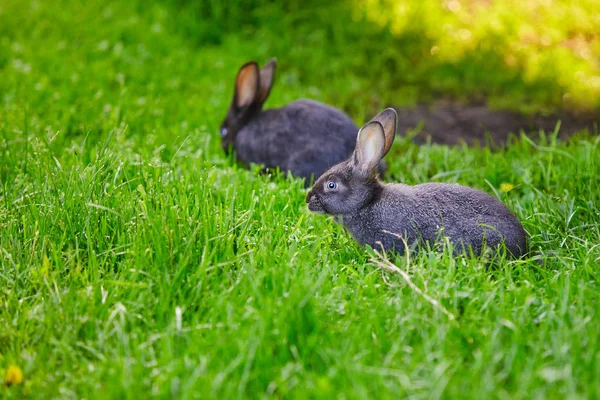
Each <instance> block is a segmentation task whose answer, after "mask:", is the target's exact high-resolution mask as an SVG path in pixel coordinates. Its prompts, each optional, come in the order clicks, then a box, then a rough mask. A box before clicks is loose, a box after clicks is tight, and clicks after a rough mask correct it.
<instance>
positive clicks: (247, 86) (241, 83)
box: [234, 61, 259, 108]
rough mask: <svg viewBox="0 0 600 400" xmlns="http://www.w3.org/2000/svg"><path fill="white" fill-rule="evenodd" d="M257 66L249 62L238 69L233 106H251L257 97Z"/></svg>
mask: <svg viewBox="0 0 600 400" xmlns="http://www.w3.org/2000/svg"><path fill="white" fill-rule="evenodd" d="M258 82H259V75H258V65H257V64H256V63H255V62H254V61H251V62H249V63H246V64H244V65H243V66H242V68H240V71H239V72H238V74H237V78H235V94H234V96H235V105H236V106H237V108H245V107H248V106H249V105H251V104H252V103H253V102H254V100H255V99H256V96H257V95H258Z"/></svg>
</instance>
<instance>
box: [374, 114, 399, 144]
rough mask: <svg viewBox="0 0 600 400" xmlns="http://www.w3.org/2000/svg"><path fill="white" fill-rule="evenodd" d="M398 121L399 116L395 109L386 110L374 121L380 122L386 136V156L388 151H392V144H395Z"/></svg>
mask: <svg viewBox="0 0 600 400" xmlns="http://www.w3.org/2000/svg"><path fill="white" fill-rule="evenodd" d="M397 120H398V114H397V113H396V110H394V109H393V108H386V109H385V110H383V111H382V112H380V113H379V114H377V115H376V116H375V117H373V119H372V121H377V122H379V123H380V124H381V126H382V127H383V132H384V134H385V151H384V152H383V154H384V155H385V154H386V153H387V152H388V151H390V148H391V147H392V143H394V137H396V121H397Z"/></svg>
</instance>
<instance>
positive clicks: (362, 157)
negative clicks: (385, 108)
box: [354, 121, 385, 175]
mask: <svg viewBox="0 0 600 400" xmlns="http://www.w3.org/2000/svg"><path fill="white" fill-rule="evenodd" d="M384 155H385V134H384V130H383V126H382V125H381V124H380V123H379V122H377V121H371V122H369V123H368V124H366V125H365V126H363V127H362V128H361V129H360V131H358V137H357V138H356V149H355V150H354V165H355V166H356V167H357V168H358V169H359V170H360V171H361V172H362V173H363V174H365V175H368V174H369V173H370V172H371V170H373V168H375V166H376V165H377V164H378V163H379V161H380V160H381V159H382V158H383V156H384Z"/></svg>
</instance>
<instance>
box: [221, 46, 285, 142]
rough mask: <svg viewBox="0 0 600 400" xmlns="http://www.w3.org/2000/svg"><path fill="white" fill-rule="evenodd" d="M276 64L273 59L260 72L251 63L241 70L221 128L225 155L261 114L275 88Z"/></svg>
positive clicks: (253, 63) (255, 64)
mask: <svg viewBox="0 0 600 400" xmlns="http://www.w3.org/2000/svg"><path fill="white" fill-rule="evenodd" d="M276 63H277V62H276V60H275V58H273V59H271V61H269V62H268V63H267V64H266V65H265V66H264V67H263V68H262V69H260V70H259V69H258V64H257V63H256V62H254V61H250V62H247V63H246V64H244V65H242V67H241V68H240V70H239V72H238V74H237V77H236V79H235V90H234V92H233V100H232V101H231V105H230V106H229V110H228V111H227V115H226V117H225V120H224V121H223V123H222V124H221V128H220V133H221V146H222V147H223V150H225V153H228V152H229V147H230V146H231V145H232V144H233V142H234V140H235V136H236V135H237V133H238V132H239V131H240V130H241V129H242V128H243V127H244V125H246V124H247V123H248V121H250V120H251V119H252V118H254V117H255V116H257V115H258V114H259V113H260V112H261V109H262V106H263V104H264V103H265V101H267V97H269V92H270V91H271V87H272V86H273V78H274V76H275V66H276Z"/></svg>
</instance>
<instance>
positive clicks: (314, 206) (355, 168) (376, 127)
mask: <svg viewBox="0 0 600 400" xmlns="http://www.w3.org/2000/svg"><path fill="white" fill-rule="evenodd" d="M396 120H397V114H396V111H395V110H394V109H393V108H388V109H385V110H383V111H382V112H381V113H379V114H378V115H377V116H375V118H373V120H372V121H370V122H369V123H367V124H366V125H365V126H363V127H362V128H361V129H360V130H359V131H358V137H357V139H356V148H355V149H354V153H353V154H352V156H351V157H350V158H349V159H348V160H346V161H344V162H342V163H340V164H337V165H334V166H333V167H331V168H330V169H329V170H328V171H327V172H325V173H324V174H323V175H322V176H321V177H320V178H319V179H318V180H317V181H316V182H315V184H314V185H313V187H312V189H311V190H310V192H308V195H307V196H306V202H307V203H308V209H309V210H311V211H313V212H316V213H326V214H331V215H348V214H352V213H354V212H357V211H358V210H360V209H361V208H362V207H363V206H365V205H366V204H369V203H370V202H371V201H373V200H374V199H375V198H376V197H377V195H378V193H379V192H380V191H381V190H382V183H381V182H380V181H379V179H378V173H377V166H378V164H379V161H381V159H382V158H383V156H385V154H386V153H387V152H388V151H389V149H390V147H392V143H393V142H394V136H395V134H396Z"/></svg>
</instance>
